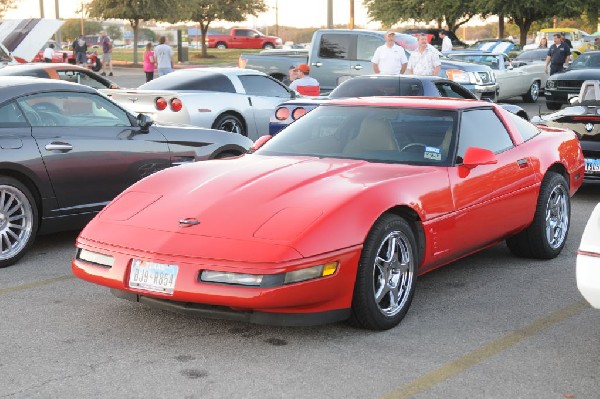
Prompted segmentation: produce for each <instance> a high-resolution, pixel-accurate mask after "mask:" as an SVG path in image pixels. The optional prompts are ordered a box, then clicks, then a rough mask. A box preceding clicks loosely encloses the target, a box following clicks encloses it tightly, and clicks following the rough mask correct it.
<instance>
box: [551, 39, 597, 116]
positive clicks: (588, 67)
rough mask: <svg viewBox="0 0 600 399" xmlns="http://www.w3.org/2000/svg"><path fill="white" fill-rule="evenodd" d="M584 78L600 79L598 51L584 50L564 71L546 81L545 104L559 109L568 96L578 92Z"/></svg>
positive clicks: (574, 95) (573, 95) (575, 94)
mask: <svg viewBox="0 0 600 399" xmlns="http://www.w3.org/2000/svg"><path fill="white" fill-rule="evenodd" d="M586 80H600V51H586V52H585V53H582V54H581V55H580V56H579V57H577V58H576V59H575V61H573V63H572V64H571V66H570V67H569V69H568V70H567V71H566V72H563V73H556V74H554V75H552V76H550V77H549V78H548V80H547V81H546V91H545V94H546V106H547V107H548V109H553V110H556V109H560V107H561V106H562V105H563V104H569V98H571V97H576V96H577V95H578V94H579V90H580V89H581V85H582V84H583V82H584V81H586Z"/></svg>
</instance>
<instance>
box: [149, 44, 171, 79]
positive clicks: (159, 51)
mask: <svg viewBox="0 0 600 399" xmlns="http://www.w3.org/2000/svg"><path fill="white" fill-rule="evenodd" d="M143 69H144V73H145V74H146V82H149V81H151V80H152V79H154V70H155V69H156V71H157V72H158V76H163V75H166V74H168V73H171V72H173V49H172V48H171V46H169V45H168V44H167V38H166V37H165V36H161V37H160V38H159V39H158V45H156V47H154V46H153V45H152V43H150V42H148V43H147V44H146V50H145V51H144V68H143Z"/></svg>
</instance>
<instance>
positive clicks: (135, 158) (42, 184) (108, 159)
mask: <svg viewBox="0 0 600 399" xmlns="http://www.w3.org/2000/svg"><path fill="white" fill-rule="evenodd" d="M251 145H252V141H251V140H249V139H248V138H246V137H243V136H241V135H237V134H231V133H227V132H223V131H220V130H211V129H202V128H198V127H192V126H189V127H185V126H161V125H154V124H153V122H152V119H151V118H150V117H149V116H146V115H139V116H137V117H135V116H133V115H132V114H130V113H129V112H128V111H126V110H125V109H123V108H121V107H120V106H119V105H117V104H116V103H114V102H113V101H111V100H110V99H108V98H106V97H105V96H103V95H101V94H100V93H98V92H97V91H96V90H95V89H92V88H90V87H87V86H83V85H79V84H76V83H68V82H61V81H57V80H50V79H38V78H30V77H18V76H11V77H0V267H5V266H8V265H11V264H13V263H15V262H16V261H17V260H18V259H20V258H21V257H22V256H23V255H24V254H25V252H26V251H27V249H28V248H29V247H30V246H31V245H32V243H33V240H34V238H35V236H36V234H37V233H51V232H56V231H61V230H72V229H77V228H80V227H82V226H83V225H84V224H85V223H86V222H87V221H88V220H90V219H91V218H92V217H93V216H94V215H95V214H96V213H97V212H99V211H100V210H101V209H102V208H103V207H104V206H105V205H106V204H107V203H108V202H109V201H111V200H112V199H113V198H114V197H116V196H117V194H119V193H120V192H121V191H123V190H124V189H125V188H127V187H129V186H130V185H132V184H133V183H135V182H136V181H138V180H140V179H141V178H143V177H145V176H148V175H150V174H152V173H154V172H156V171H159V170H161V169H164V168H168V167H170V166H175V165H180V164H184V163H189V162H194V161H200V160H206V159H213V158H224V157H230V156H236V155H239V154H242V153H245V152H246V151H247V150H248V148H249V147H250V146H251Z"/></svg>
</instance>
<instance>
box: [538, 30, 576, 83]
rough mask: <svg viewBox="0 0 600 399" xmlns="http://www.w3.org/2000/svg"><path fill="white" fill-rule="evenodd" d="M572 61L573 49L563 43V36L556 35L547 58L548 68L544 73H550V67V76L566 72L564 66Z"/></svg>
mask: <svg viewBox="0 0 600 399" xmlns="http://www.w3.org/2000/svg"><path fill="white" fill-rule="evenodd" d="M570 59H571V49H570V48H569V46H568V45H567V44H566V43H563V42H562V41H561V34H560V33H557V34H555V35H554V44H553V45H552V46H550V48H549V49H548V56H546V68H544V71H545V72H546V73H548V65H550V75H554V74H555V73H558V72H562V71H564V64H565V63H568V62H569V60H570Z"/></svg>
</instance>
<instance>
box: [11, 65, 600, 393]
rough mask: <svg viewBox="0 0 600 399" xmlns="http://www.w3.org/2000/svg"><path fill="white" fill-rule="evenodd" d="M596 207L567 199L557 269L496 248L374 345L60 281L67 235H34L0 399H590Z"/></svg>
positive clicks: (466, 265) (359, 333) (70, 247)
mask: <svg viewBox="0 0 600 399" xmlns="http://www.w3.org/2000/svg"><path fill="white" fill-rule="evenodd" d="M138 74H139V79H140V80H143V74H142V72H141V70H132V69H126V68H123V71H121V69H119V70H116V76H115V81H117V82H118V83H121V82H119V80H120V79H123V80H124V79H131V81H132V82H134V81H135V79H137V78H138ZM121 84H122V83H121ZM138 84H139V83H138ZM134 86H135V85H132V86H130V87H134ZM515 103H518V104H519V105H521V103H520V100H517V101H515ZM529 107H535V108H537V106H536V105H534V106H529ZM529 107H528V108H527V110H528V113H530V115H531V112H530V108H529ZM535 108H531V109H532V110H534V109H535ZM599 201H600V187H584V188H582V189H581V190H580V191H579V192H578V193H577V194H576V195H575V197H574V198H573V200H572V215H571V216H572V223H571V230H570V233H569V238H568V241H567V244H566V246H565V249H564V251H563V252H562V253H561V255H560V256H559V257H557V258H556V259H553V260H550V261H537V260H536V261H532V260H529V259H520V258H515V257H513V256H512V255H511V254H510V253H509V251H508V249H507V248H506V246H505V245H504V244H501V245H497V246H495V247H492V248H489V249H487V250H485V251H482V252H480V253H478V254H475V255H473V256H470V257H467V258H465V259H463V260H460V261H457V262H454V263H453V264H451V265H449V266H446V267H444V268H441V269H438V270H436V271H433V272H431V273H429V274H426V275H424V276H421V277H420V278H419V280H418V282H417V291H416V295H415V299H414V301H413V304H412V307H411V309H410V310H409V312H408V315H407V317H406V318H405V319H404V320H403V322H402V323H401V324H400V325H399V326H398V327H396V328H394V329H392V330H389V331H385V332H372V331H365V330H358V329H355V328H352V327H350V326H348V325H347V324H345V323H337V324H333V325H325V326H319V327H310V328H306V327H305V328H282V327H270V326H257V325H249V324H245V323H239V322H230V321H222V320H210V319H201V318H198V317H194V316H186V315H179V314H174V313H168V312H165V311H161V310H157V309H151V308H147V307H145V306H143V305H139V304H135V303H130V302H127V301H124V300H121V299H118V298H115V297H114V296H112V295H111V294H110V293H109V291H108V289H105V288H103V287H98V286H95V285H91V284H88V283H86V282H83V281H80V280H78V279H76V278H74V277H73V276H72V274H71V270H70V260H71V258H72V256H73V255H74V241H75V237H76V234H77V233H76V232H72V233H62V234H56V235H51V236H43V237H39V238H38V240H37V242H36V244H35V245H34V247H33V249H32V250H31V251H30V252H29V253H28V254H27V255H26V256H25V257H24V258H23V259H22V260H21V261H20V262H19V263H18V264H16V265H14V266H11V267H8V268H5V269H0V337H1V340H0V376H1V377H0V398H159V397H169V398H423V399H433V398H499V399H500V398H535V399H537V398H540V399H546V398H557V399H559V398H576V399H583V398H591V399H594V398H598V391H599V389H598V387H599V383H598V376H599V375H600V362H599V361H598V359H599V358H600V345H598V343H599V342H600V328H599V326H600V310H596V309H592V308H591V307H590V306H589V305H588V304H587V302H585V301H584V300H583V298H582V297H581V295H580V294H579V292H578V290H577V287H576V283H575V256H576V251H577V248H578V245H579V240H580V238H581V234H582V232H583V228H584V226H585V223H586V221H587V219H588V217H589V215H590V213H591V211H592V209H593V207H594V206H595V205H596V204H597V203H598V202H599ZM458 239H460V237H457V240H458Z"/></svg>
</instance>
